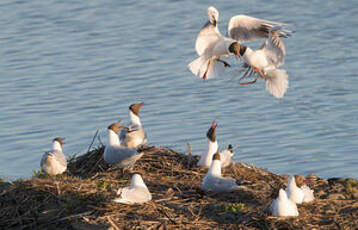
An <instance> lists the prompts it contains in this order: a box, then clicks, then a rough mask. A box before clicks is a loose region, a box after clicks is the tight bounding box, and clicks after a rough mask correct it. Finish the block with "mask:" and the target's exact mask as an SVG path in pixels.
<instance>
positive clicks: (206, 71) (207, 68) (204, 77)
mask: <svg viewBox="0 0 358 230" xmlns="http://www.w3.org/2000/svg"><path fill="white" fill-rule="evenodd" d="M209 66H210V60H209V62H208V66H207V67H206V70H205V73H204V76H203V79H204V80H205V79H206V78H207V76H206V74H207V73H208V70H209Z"/></svg>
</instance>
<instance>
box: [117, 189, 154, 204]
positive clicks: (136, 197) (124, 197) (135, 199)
mask: <svg viewBox="0 0 358 230" xmlns="http://www.w3.org/2000/svg"><path fill="white" fill-rule="evenodd" d="M118 195H120V197H118V198H116V199H114V200H113V201H114V202H117V203H122V204H135V203H138V204H141V203H145V202H147V201H150V200H151V199H152V195H151V194H150V192H149V190H148V188H146V187H140V186H137V187H131V186H129V187H125V188H121V189H119V190H118Z"/></svg>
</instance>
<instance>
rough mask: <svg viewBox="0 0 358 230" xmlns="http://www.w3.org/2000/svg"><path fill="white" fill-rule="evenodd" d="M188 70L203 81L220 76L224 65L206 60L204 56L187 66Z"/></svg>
mask: <svg viewBox="0 0 358 230" xmlns="http://www.w3.org/2000/svg"><path fill="white" fill-rule="evenodd" d="M188 68H189V70H190V71H191V72H192V73H193V74H194V75H195V76H198V77H200V78H203V79H204V77H205V79H210V78H214V77H217V76H220V75H221V74H222V73H223V72H224V64H223V63H221V62H218V61H216V60H215V59H213V58H211V59H210V58H209V59H208V58H207V57H205V56H204V55H202V56H200V57H198V58H197V59H195V60H194V61H192V62H190V63H189V64H188Z"/></svg>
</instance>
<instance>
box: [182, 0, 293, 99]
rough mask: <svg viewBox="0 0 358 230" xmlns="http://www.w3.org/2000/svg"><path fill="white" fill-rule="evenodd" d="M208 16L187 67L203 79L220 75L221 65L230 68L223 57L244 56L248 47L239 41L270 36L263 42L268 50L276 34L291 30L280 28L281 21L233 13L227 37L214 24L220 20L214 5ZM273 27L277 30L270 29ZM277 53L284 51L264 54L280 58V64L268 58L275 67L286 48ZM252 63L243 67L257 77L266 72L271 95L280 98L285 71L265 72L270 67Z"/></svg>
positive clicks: (283, 87) (282, 34) (280, 34)
mask: <svg viewBox="0 0 358 230" xmlns="http://www.w3.org/2000/svg"><path fill="white" fill-rule="evenodd" d="M208 18H209V20H208V22H207V23H206V24H205V25H204V27H203V28H202V29H201V30H200V32H199V34H198V36H197V39H196V42H195V50H196V52H197V54H198V55H199V57H198V58H197V59H195V60H194V61H192V62H191V63H189V65H188V68H189V69H190V71H191V72H192V73H193V74H194V75H196V76H198V77H200V78H203V79H208V78H213V77H216V76H219V75H222V73H223V72H224V68H225V67H230V64H228V63H227V62H225V61H224V60H222V58H223V57H227V56H230V55H235V57H236V59H237V60H238V59H239V57H241V56H243V55H244V53H245V51H246V48H247V47H246V46H241V45H240V44H241V43H242V42H248V41H253V40H255V39H258V38H269V40H268V41H267V42H265V43H269V44H267V46H266V47H265V48H266V50H270V49H271V47H270V45H272V44H273V45H278V44H277V43H276V42H277V41H278V40H280V39H279V37H289V36H290V31H288V30H284V29H282V27H283V26H285V25H286V24H284V23H280V22H275V21H269V20H264V19H259V18H255V17H251V16H247V15H236V16H233V17H232V18H231V19H230V21H229V24H228V36H229V37H226V36H223V35H222V34H221V33H220V31H219V29H218V26H217V24H218V20H219V12H218V10H217V9H216V8H215V7H213V6H210V7H209V8H208ZM273 28H276V29H275V30H273ZM277 28H280V29H277ZM270 36H271V40H270ZM276 37H278V39H276ZM272 38H274V40H275V41H273V42H274V43H270V41H272ZM279 45H280V46H279V47H274V50H273V49H271V50H270V52H271V53H270V55H275V54H274V52H275V51H277V49H278V48H282V47H283V49H284V45H283V43H282V42H280V44H279ZM265 52H266V54H267V53H269V51H265ZM280 54H281V55H282V54H283V57H282V56H280V57H271V56H267V59H271V58H274V59H280V61H281V63H279V62H274V63H272V62H271V60H269V61H270V64H271V65H275V67H278V66H279V65H282V64H283V59H282V58H284V55H285V51H283V53H282V52H281V53H280ZM246 55H248V54H246ZM267 55H268V54H267ZM261 59H263V58H261ZM244 60H245V62H246V61H247V60H246V59H244ZM251 64H255V65H256V64H257V63H255V62H253V63H252V62H249V63H248V62H246V66H247V67H251V68H253V71H255V72H257V73H259V74H260V75H259V76H261V77H263V76H265V75H268V76H267V80H266V89H267V90H268V91H269V92H270V93H271V94H273V95H274V96H276V97H280V96H281V97H282V96H283V94H284V92H285V89H287V87H288V81H287V75H286V72H285V71H277V69H275V70H270V71H269V73H266V72H265V70H267V71H268V70H269V69H268V66H267V64H266V65H264V66H261V65H260V66H253V65H251ZM260 64H261V63H260ZM264 67H266V69H265V70H263V69H262V68H264ZM270 67H272V66H270ZM259 70H260V72H259ZM261 73H264V74H261ZM285 77H286V81H285ZM250 83H254V82H250ZM286 83H287V84H286ZM246 84H249V83H242V85H246ZM286 85H287V87H286Z"/></svg>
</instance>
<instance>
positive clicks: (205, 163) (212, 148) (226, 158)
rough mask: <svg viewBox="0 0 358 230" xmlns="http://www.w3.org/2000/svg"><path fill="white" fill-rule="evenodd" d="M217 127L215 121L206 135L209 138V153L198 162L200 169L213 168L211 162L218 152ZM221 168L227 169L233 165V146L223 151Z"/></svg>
mask: <svg viewBox="0 0 358 230" xmlns="http://www.w3.org/2000/svg"><path fill="white" fill-rule="evenodd" d="M216 127H217V124H215V121H213V123H212V125H211V127H210V128H209V130H208V132H207V133H206V137H207V138H208V151H207V152H206V153H205V154H204V155H202V156H201V157H200V160H199V162H198V166H199V167H205V168H209V167H210V166H211V162H212V159H213V155H214V154H215V153H216V152H217V151H218V142H217V140H216ZM219 154H220V158H221V167H223V168H224V167H227V166H229V165H230V163H231V158H232V156H233V148H232V145H229V147H228V149H226V150H223V151H221V152H220V153H219Z"/></svg>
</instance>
